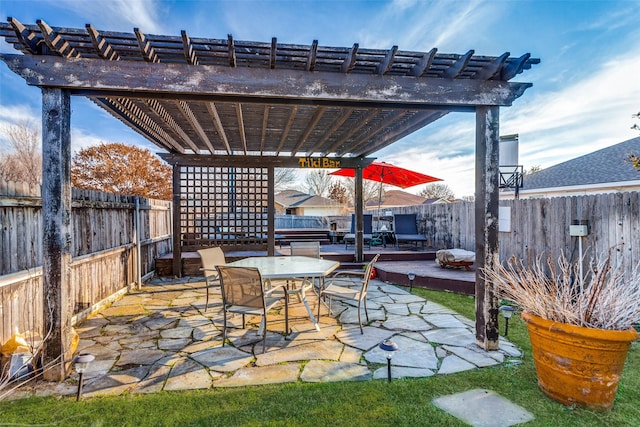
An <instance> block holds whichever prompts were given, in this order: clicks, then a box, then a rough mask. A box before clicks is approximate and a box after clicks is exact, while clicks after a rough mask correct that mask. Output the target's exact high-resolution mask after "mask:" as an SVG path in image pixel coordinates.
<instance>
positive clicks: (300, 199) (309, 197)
mask: <svg viewBox="0 0 640 427" xmlns="http://www.w3.org/2000/svg"><path fill="white" fill-rule="evenodd" d="M275 201H276V203H278V204H280V205H282V206H284V207H286V208H297V207H307V208H310V207H337V206H340V204H339V203H338V202H336V201H335V200H332V199H327V198H326V197H321V196H316V195H313V194H306V193H302V192H300V191H297V190H285V191H282V192H280V193H278V194H276V195H275Z"/></svg>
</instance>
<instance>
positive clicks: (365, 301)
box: [364, 298, 369, 323]
mask: <svg viewBox="0 0 640 427" xmlns="http://www.w3.org/2000/svg"><path fill="white" fill-rule="evenodd" d="M364 314H365V316H367V323H369V312H368V311H367V300H366V298H365V300H364Z"/></svg>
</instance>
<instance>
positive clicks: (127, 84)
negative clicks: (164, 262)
mask: <svg viewBox="0 0 640 427" xmlns="http://www.w3.org/2000/svg"><path fill="white" fill-rule="evenodd" d="M0 36H1V37H4V38H5V40H6V41H7V42H8V43H9V44H13V46H14V47H15V49H16V50H18V51H19V52H20V53H21V54H0V59H1V60H2V61H4V62H5V63H6V64H7V65H8V66H9V68H10V69H11V70H13V71H14V72H15V73H16V74H18V75H20V76H22V77H23V78H24V79H25V81H26V82H27V84H29V85H34V86H37V87H40V88H41V89H42V92H43V157H44V158H45V159H48V163H47V166H48V167H47V168H46V170H45V172H44V175H43V183H46V185H43V221H44V223H45V224H48V225H52V229H51V230H50V232H48V233H46V232H45V236H44V238H43V260H44V261H43V272H44V273H43V275H44V284H45V289H47V290H48V291H49V290H50V291H51V292H49V293H48V295H49V296H50V297H51V298H52V300H53V302H54V306H55V307H54V313H53V317H54V318H53V319H52V321H53V322H54V324H55V325H67V324H68V322H69V319H70V314H69V312H68V311H69V308H68V307H66V306H65V304H64V295H63V292H61V291H60V290H61V289H66V285H67V282H68V281H69V280H70V278H69V275H68V274H66V273H64V272H65V271H68V269H69V268H68V267H69V262H70V259H69V256H68V253H69V252H68V248H67V246H64V245H69V244H70V242H69V241H70V236H69V235H68V234H69V233H68V231H69V230H68V227H66V226H64V224H63V227H57V225H56V224H57V223H58V222H60V218H67V217H69V216H70V212H71V200H70V198H69V197H68V194H67V193H68V187H69V186H70V184H69V176H68V170H69V162H70V148H69V147H70V145H69V139H70V131H69V126H70V120H69V115H70V108H69V100H70V98H71V97H72V96H85V97H89V98H90V99H92V100H94V101H95V102H96V103H97V104H98V105H99V106H101V107H103V108H104V109H105V110H106V111H108V112H109V113H110V114H112V115H113V116H115V117H116V118H118V119H119V120H121V121H122V122H124V123H125V124H127V125H128V126H130V127H131V128H132V129H134V130H135V131H136V132H138V133H139V134H140V135H142V136H144V137H145V138H147V139H148V140H149V141H151V142H153V143H155V144H156V145H158V147H160V148H161V149H163V150H166V151H167V153H164V154H162V157H163V158H164V159H165V160H167V161H168V162H169V163H170V164H172V165H173V167H174V172H173V176H174V187H173V188H174V206H175V210H174V212H175V211H178V213H177V216H175V217H174V233H177V234H174V271H176V270H177V271H179V268H180V266H179V264H178V265H176V263H175V260H176V258H177V259H178V263H179V259H180V251H181V247H180V241H181V239H182V235H181V234H180V226H181V223H180V216H179V215H180V212H179V211H180V209H181V206H183V205H185V203H186V205H188V200H187V199H184V200H183V199H181V197H180V192H181V191H182V188H183V187H184V186H188V185H191V184H188V183H189V182H190V181H189V179H191V178H188V177H186V178H185V176H184V175H189V174H190V176H191V175H193V177H195V178H194V180H192V181H193V182H198V180H202V181H205V180H207V181H208V180H209V179H211V177H213V178H212V179H213V180H214V181H215V182H217V183H218V184H219V185H220V186H222V187H224V189H225V191H226V192H228V193H229V194H233V193H235V187H234V186H236V182H235V179H236V175H235V173H236V170H235V169H233V168H237V173H238V174H239V175H240V176H241V177H242V179H243V180H251V179H252V178H251V177H252V176H254V175H255V176H260V177H261V178H260V179H264V177H267V180H268V185H267V186H266V187H265V186H261V187H260V188H256V191H254V192H252V191H248V190H247V187H243V188H240V187H238V190H240V191H242V192H244V193H241V194H244V195H246V196H247V200H251V201H252V202H251V203H247V200H240V199H237V200H234V201H232V202H233V203H232V205H233V206H232V210H229V209H230V208H227V207H224V209H226V211H225V212H224V214H223V216H224V215H226V216H224V221H227V222H228V221H229V218H230V215H232V214H233V215H239V214H242V215H244V214H243V213H242V212H243V209H244V210H246V211H247V212H249V211H250V213H249V214H247V215H249V216H251V215H253V216H252V218H253V219H250V220H248V221H251V222H247V224H248V225H247V226H248V227H250V228H251V229H252V230H254V231H255V232H256V233H257V234H253V235H252V236H250V237H251V239H247V240H251V241H252V242H253V241H254V240H255V241H256V242H257V241H260V240H263V238H262V236H261V235H260V231H261V224H262V223H260V220H256V219H255V218H258V217H262V216H263V214H262V212H264V210H261V209H266V211H267V213H266V222H265V224H266V225H267V228H268V232H267V249H268V253H270V254H272V253H273V248H274V246H275V242H274V230H273V226H274V214H273V212H272V211H273V203H274V195H273V191H274V189H273V185H274V184H273V177H274V168H276V167H295V166H300V167H326V165H334V166H335V165H338V164H339V165H340V166H339V167H352V168H354V169H355V170H356V171H355V177H356V184H357V185H356V194H355V198H356V206H355V212H356V254H355V256H356V260H358V261H361V260H362V258H363V239H362V235H363V224H362V214H363V208H362V168H363V167H365V166H366V165H367V164H368V163H369V162H371V161H372V160H373V159H372V158H368V157H366V156H368V155H370V154H373V153H375V152H376V151H377V150H379V149H381V148H384V147H386V146H388V145H390V144H393V143H394V142H396V141H398V140H399V139H401V138H403V137H404V136H406V135H408V134H410V133H412V132H415V131H417V130H419V129H420V128H422V127H424V126H426V125H428V124H430V123H432V122H434V121H436V120H437V119H439V118H441V117H443V116H444V115H446V114H447V113H449V112H452V111H463V112H471V113H475V116H476V259H477V260H478V263H479V265H480V266H481V267H490V266H491V265H492V264H493V263H494V262H495V256H496V254H497V253H498V252H497V241H498V239H497V224H498V197H497V194H498V177H499V170H498V164H497V156H498V135H499V132H498V129H499V108H500V107H503V106H509V105H511V104H512V103H513V102H514V100H516V99H517V98H518V97H520V96H521V95H522V94H523V93H524V91H525V90H526V89H527V88H529V87H530V86H531V84H530V83H516V82H510V80H511V79H512V78H514V77H515V76H516V75H518V74H520V73H522V72H523V71H524V70H526V69H529V68H530V67H531V66H532V65H533V64H537V63H539V60H538V59H535V58H531V57H530V55H529V54H528V53H527V54H524V55H522V56H520V57H511V56H510V54H509V53H508V52H506V53H504V54H502V55H500V56H498V57H489V56H480V55H475V53H474V51H473V50H470V51H468V52H466V53H465V54H462V55H460V54H444V53H439V52H438V51H437V49H435V48H434V49H431V50H429V51H427V52H415V51H404V50H400V49H398V47H397V46H393V47H392V48H390V49H366V48H361V47H360V46H359V45H358V44H357V43H354V44H353V45H352V46H351V47H331V46H321V45H319V44H318V41H317V40H314V41H313V42H312V43H311V44H310V45H299V44H284V43H279V42H278V41H277V39H276V38H275V37H274V38H272V39H271V41H269V42H254V41H242V40H235V39H234V38H233V36H232V35H230V34H229V35H228V36H227V37H226V38H222V39H212V38H200V37H193V36H189V35H187V32H186V31H182V32H181V34H180V36H165V35H154V34H144V33H142V32H141V31H140V30H139V29H137V28H136V29H134V30H133V33H126V32H113V31H104V30H97V29H95V28H93V27H92V26H91V25H86V27H85V28H79V29H76V28H63V27H51V26H49V25H48V24H46V23H45V22H44V21H42V20H38V21H37V23H36V24H35V25H23V24H22V23H20V22H19V21H18V20H16V19H14V18H9V19H8V22H7V23H0ZM301 156H302V157H301ZM307 156H317V157H307ZM323 156H326V157H323ZM183 168H190V169H189V172H188V173H187V172H184V173H183V171H184V170H185V169H183ZM194 168H195V169H194ZM198 168H203V169H198ZM206 168H210V169H206ZM225 168H226V169H225ZM252 168H254V169H255V170H254V169H252ZM220 177H223V178H220ZM225 177H226V178H225ZM49 182H52V183H53V184H51V185H49V184H48V183H49ZM54 184H56V185H54ZM60 184H61V185H60ZM238 185H240V184H238ZM44 187H46V188H44ZM214 190H215V189H214ZM225 191H223V192H222V193H224V192H225ZM225 194H226V193H225ZM256 195H259V196H258V197H256ZM212 196H215V197H219V196H220V197H221V195H220V194H213V195H212ZM225 197H226V196H225ZM265 199H266V202H264V200H265ZM185 200H186V201H185ZM209 202H210V201H209V199H205V198H202V200H201V201H198V203H201V205H202V204H204V203H209ZM263 202H264V203H267V204H266V205H263ZM189 203H190V202H189ZM186 205H185V206H186ZM201 205H199V206H200V207H201ZM207 215H209V214H207ZM217 217H220V215H219V214H218V213H215V214H211V215H210V216H207V218H201V217H192V219H191V221H192V223H193V224H196V223H201V222H205V220H206V221H210V220H211V219H212V218H217ZM256 221H258V222H256ZM193 224H192V225H193ZM56 227H57V228H56ZM175 230H177V231H175ZM213 233H214V234H215V233H218V231H214V232H213ZM224 233H227V234H228V233H229V232H228V231H224ZM60 242H64V245H63V247H62V249H61V247H60V244H61V243H60ZM479 271H480V269H479ZM61 272H63V273H64V274H61ZM476 297H477V300H476V301H477V302H476V304H477V310H476V311H477V315H476V316H477V318H476V339H477V342H478V344H479V345H481V346H483V347H484V348H485V349H491V348H496V347H497V345H498V333H497V312H498V310H497V297H496V294H495V292H494V290H493V288H492V286H490V285H487V284H485V282H484V278H483V277H482V276H481V275H480V274H478V275H477V276H476ZM69 343H70V339H69V336H68V331H67V330H63V328H61V329H60V330H56V331H54V334H53V338H52V339H51V342H50V343H49V345H48V347H47V349H46V350H45V359H47V360H53V359H54V358H55V357H59V356H60V355H62V356H63V359H64V360H68V358H67V357H66V356H67V354H66V353H65V352H66V351H67V350H68V349H69Z"/></svg>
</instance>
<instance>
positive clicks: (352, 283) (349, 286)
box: [318, 254, 380, 334]
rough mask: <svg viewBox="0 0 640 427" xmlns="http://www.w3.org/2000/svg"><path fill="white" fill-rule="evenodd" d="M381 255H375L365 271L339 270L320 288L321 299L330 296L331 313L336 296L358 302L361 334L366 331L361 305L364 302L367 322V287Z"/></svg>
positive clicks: (320, 305) (319, 307) (320, 306)
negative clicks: (364, 329)
mask: <svg viewBox="0 0 640 427" xmlns="http://www.w3.org/2000/svg"><path fill="white" fill-rule="evenodd" d="M379 257H380V254H377V255H376V256H374V257H373V259H372V260H371V261H370V262H369V264H367V266H366V268H365V269H364V270H363V271H339V272H337V273H336V274H334V275H333V276H332V277H331V278H330V279H329V280H328V281H327V282H328V284H327V286H326V287H324V288H322V289H320V295H319V298H320V299H322V297H329V313H331V301H332V300H333V299H334V298H335V299H339V300H343V301H354V302H355V301H357V302H358V325H359V326H360V333H361V334H364V331H363V330H362V319H361V314H360V306H361V305H362V304H364V314H365V316H366V318H367V322H369V313H367V288H368V287H369V280H370V279H371V271H372V270H373V266H374V264H375V263H376V261H378V258H379ZM354 279H355V280H354ZM321 308H322V304H318V322H319V321H320V309H321Z"/></svg>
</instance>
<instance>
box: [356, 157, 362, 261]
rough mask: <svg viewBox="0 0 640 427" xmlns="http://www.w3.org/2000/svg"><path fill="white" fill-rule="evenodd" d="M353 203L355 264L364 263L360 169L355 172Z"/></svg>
mask: <svg viewBox="0 0 640 427" xmlns="http://www.w3.org/2000/svg"><path fill="white" fill-rule="evenodd" d="M354 178H355V187H356V188H355V190H356V194H355V203H354V208H355V211H354V219H355V221H356V224H355V227H354V230H355V232H356V236H355V238H356V242H355V243H356V262H363V261H364V217H363V214H364V203H363V200H364V196H363V191H362V168H361V167H358V168H356V170H355V177H354Z"/></svg>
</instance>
